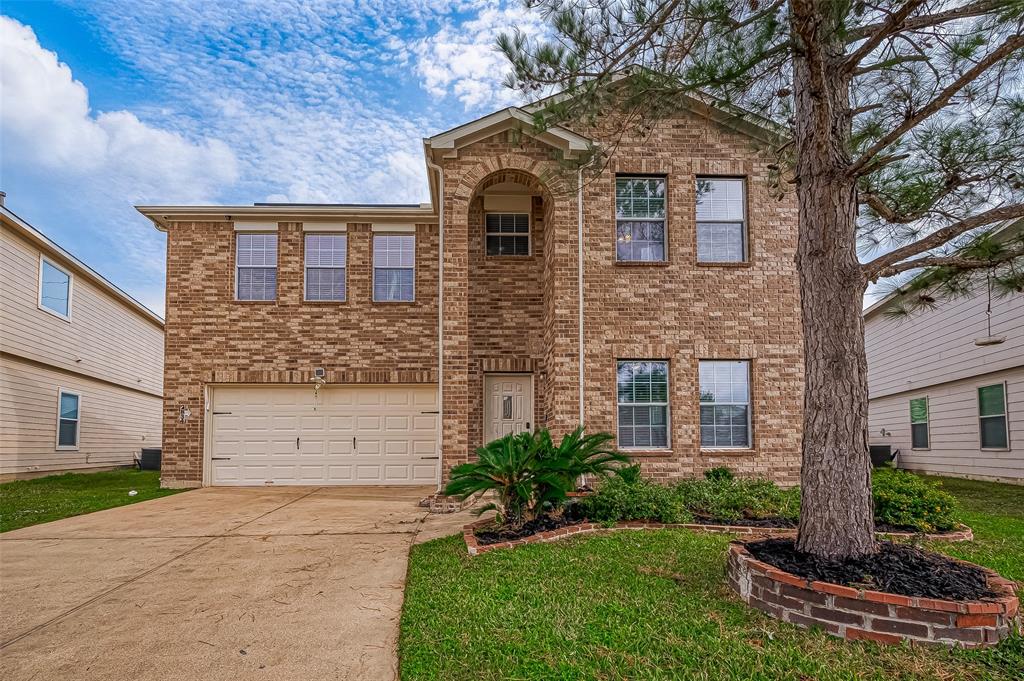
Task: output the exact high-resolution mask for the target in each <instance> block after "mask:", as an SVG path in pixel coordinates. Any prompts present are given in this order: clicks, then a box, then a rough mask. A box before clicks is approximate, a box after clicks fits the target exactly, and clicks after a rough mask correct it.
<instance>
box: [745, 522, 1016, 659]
mask: <svg viewBox="0 0 1024 681" xmlns="http://www.w3.org/2000/svg"><path fill="white" fill-rule="evenodd" d="M960 562H963V561H960ZM976 567H980V566H976ZM981 569H982V570H984V571H985V573H986V575H987V576H988V588H989V589H990V590H992V591H993V592H994V593H996V594H997V598H995V599H992V600H986V601H945V600H937V599H932V598H913V597H910V596H901V595H898V594H891V593H885V592H882V591H870V590H866V589H855V588H853V587H849V586H840V585H838V584H830V583H827V582H815V581H810V580H807V579H803V578H801V577H798V576H796V575H793V574H790V573H788V572H783V571H782V570H779V569H777V568H775V567H773V566H771V565H769V564H767V563H764V562H762V561H759V560H757V559H756V558H754V557H753V556H752V555H751V554H750V552H749V551H747V549H746V548H745V547H744V546H743V544H742V543H741V542H738V541H737V542H733V543H732V544H731V545H730V546H729V563H728V567H727V570H726V571H727V575H728V581H729V586H730V587H731V588H732V589H733V591H735V592H736V593H738V594H739V596H740V598H742V599H743V601H744V602H746V603H747V604H748V605H750V606H751V607H754V608H757V609H758V610H761V611H762V612H764V613H767V614H768V615H770V616H772V617H774V618H776V619H779V620H782V621H784V622H789V623H790V624H795V625H796V626H798V627H802V628H805V629H809V628H812V627H820V628H821V629H823V630H825V631H826V632H828V633H829V634H832V635H833V636H838V637H839V638H844V639H847V640H865V641H877V642H879V643H900V642H901V641H911V642H917V643H938V644H943V645H947V646H953V645H962V646H965V647H970V648H974V647H980V646H991V645H995V644H996V643H998V642H999V641H1001V640H1003V639H1004V638H1006V637H1007V636H1008V635H1009V634H1010V631H1011V630H1012V629H1013V628H1014V627H1015V626H1018V624H1019V615H1018V611H1019V606H1020V603H1019V600H1018V598H1017V596H1016V594H1015V589H1014V583H1013V582H1011V581H1010V580H1008V579H1004V578H1002V577H1000V576H999V575H998V574H996V573H995V572H993V571H992V570H989V569H987V568H981Z"/></svg>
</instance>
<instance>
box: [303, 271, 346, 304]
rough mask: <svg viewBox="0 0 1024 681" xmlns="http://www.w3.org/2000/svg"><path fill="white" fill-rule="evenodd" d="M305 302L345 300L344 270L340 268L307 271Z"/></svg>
mask: <svg viewBox="0 0 1024 681" xmlns="http://www.w3.org/2000/svg"><path fill="white" fill-rule="evenodd" d="M306 300H330V301H343V300H345V269H344V268H340V267H334V268H328V267H313V268H309V269H307V270H306Z"/></svg>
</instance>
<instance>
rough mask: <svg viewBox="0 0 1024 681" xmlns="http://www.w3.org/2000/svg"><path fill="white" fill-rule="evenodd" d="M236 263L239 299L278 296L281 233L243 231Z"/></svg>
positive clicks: (236, 246) (236, 283)
mask: <svg viewBox="0 0 1024 681" xmlns="http://www.w3.org/2000/svg"><path fill="white" fill-rule="evenodd" d="M235 266H236V270H237V272H236V276H235V297H236V298H237V299H238V300H274V299H276V298H277V234H265V233H250V232H239V233H238V237H237V239H236V245H235Z"/></svg>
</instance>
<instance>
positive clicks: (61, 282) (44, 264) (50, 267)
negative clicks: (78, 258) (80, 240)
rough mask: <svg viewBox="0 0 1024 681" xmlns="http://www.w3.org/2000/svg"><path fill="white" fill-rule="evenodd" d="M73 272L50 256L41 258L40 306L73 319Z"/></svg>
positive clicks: (61, 316)
mask: <svg viewBox="0 0 1024 681" xmlns="http://www.w3.org/2000/svg"><path fill="white" fill-rule="evenodd" d="M71 280H72V276H71V273H70V272H68V271H67V270H65V269H64V268H63V267H60V266H58V265H57V264H55V263H54V262H52V261H51V260H50V259H49V258H46V257H45V256H41V257H40V258H39V307H40V309H43V310H46V311H47V312H52V313H53V314H55V315H57V316H58V317H60V318H62V319H66V320H67V321H71Z"/></svg>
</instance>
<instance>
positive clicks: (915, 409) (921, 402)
mask: <svg viewBox="0 0 1024 681" xmlns="http://www.w3.org/2000/svg"><path fill="white" fill-rule="evenodd" d="M927 420H928V398H927V397H918V398H916V399H913V400H910V422H911V423H924V422H925V421H927Z"/></svg>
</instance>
